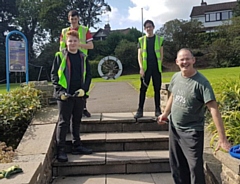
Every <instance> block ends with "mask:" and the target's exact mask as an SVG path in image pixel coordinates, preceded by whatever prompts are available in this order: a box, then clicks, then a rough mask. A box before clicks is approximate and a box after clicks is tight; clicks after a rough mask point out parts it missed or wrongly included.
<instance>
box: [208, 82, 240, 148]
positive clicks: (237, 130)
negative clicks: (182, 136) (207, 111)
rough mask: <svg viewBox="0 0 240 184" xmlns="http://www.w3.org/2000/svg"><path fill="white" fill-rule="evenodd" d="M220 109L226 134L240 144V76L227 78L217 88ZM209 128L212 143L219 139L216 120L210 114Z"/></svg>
mask: <svg viewBox="0 0 240 184" xmlns="http://www.w3.org/2000/svg"><path fill="white" fill-rule="evenodd" d="M215 93H216V94H217V95H216V96H217V100H218V103H219V109H220V111H221V114H222V119H223V122H224V127H225V131H226V136H227V138H228V140H229V141H230V142H231V143H232V144H233V145H236V144H240V136H239V135H240V77H239V79H231V78H229V79H225V80H223V81H221V82H220V84H219V85H217V87H216V89H215ZM208 122H209V124H208V126H207V128H208V130H209V131H210V132H211V134H212V136H213V137H212V138H211V142H210V145H211V146H212V147H214V144H215V143H216V141H217V140H218V132H217V129H216V127H215V124H214V122H213V121H212V120H211V119H210V117H209V116H208Z"/></svg>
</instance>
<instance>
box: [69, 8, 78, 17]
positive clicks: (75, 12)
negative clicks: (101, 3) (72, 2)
mask: <svg viewBox="0 0 240 184" xmlns="http://www.w3.org/2000/svg"><path fill="white" fill-rule="evenodd" d="M70 16H71V17H74V16H77V17H79V15H78V12H77V10H71V11H70V12H68V17H70Z"/></svg>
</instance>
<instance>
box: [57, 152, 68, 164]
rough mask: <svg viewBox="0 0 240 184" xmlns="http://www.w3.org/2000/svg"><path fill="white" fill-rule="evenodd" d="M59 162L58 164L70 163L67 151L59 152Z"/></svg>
mask: <svg viewBox="0 0 240 184" xmlns="http://www.w3.org/2000/svg"><path fill="white" fill-rule="evenodd" d="M57 160H58V162H67V161H68V157H67V154H66V153H65V151H63V150H59V151H58V154H57Z"/></svg>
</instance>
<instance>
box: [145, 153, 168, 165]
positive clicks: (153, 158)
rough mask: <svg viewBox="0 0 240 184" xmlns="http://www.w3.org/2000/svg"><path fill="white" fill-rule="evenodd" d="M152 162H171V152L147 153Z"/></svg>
mask: <svg viewBox="0 0 240 184" xmlns="http://www.w3.org/2000/svg"><path fill="white" fill-rule="evenodd" d="M146 153H147V155H148V157H149V159H150V160H151V162H159V161H160V160H161V161H162V160H166V161H169V151H168V150H161V151H160V150H150V151H146Z"/></svg>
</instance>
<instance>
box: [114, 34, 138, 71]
mask: <svg viewBox="0 0 240 184" xmlns="http://www.w3.org/2000/svg"><path fill="white" fill-rule="evenodd" d="M137 53H138V51H137V45H136V43H135V42H130V41H128V40H126V39H124V40H121V41H120V43H119V44H118V45H117V47H116V49H115V55H116V57H117V58H118V59H119V60H120V61H121V62H122V64H123V67H124V71H127V72H132V71H134V70H135V71H137V69H138V60H137Z"/></svg>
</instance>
